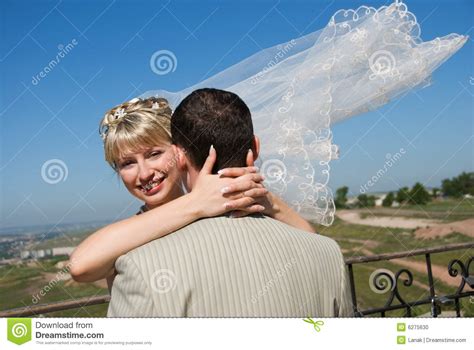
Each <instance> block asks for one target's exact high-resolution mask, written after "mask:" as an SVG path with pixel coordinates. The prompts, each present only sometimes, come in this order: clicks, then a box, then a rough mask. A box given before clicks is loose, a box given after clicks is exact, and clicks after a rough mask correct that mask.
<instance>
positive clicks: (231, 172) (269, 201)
mask: <svg viewBox="0 0 474 350" xmlns="http://www.w3.org/2000/svg"><path fill="white" fill-rule="evenodd" d="M246 162H247V165H248V166H253V165H254V157H253V152H252V150H249V153H248V154H247V160H246ZM246 171H247V169H246V168H226V169H222V170H219V172H218V174H219V175H220V176H233V177H235V176H242V175H244V174H245V173H246ZM245 185H246V184H245V183H237V184H233V185H230V186H228V188H227V191H228V192H229V193H231V192H233V191H242V190H243V191H244V192H243V194H244V196H246V197H245V198H239V199H236V200H233V201H231V202H229V203H228V205H227V206H228V208H232V209H235V210H237V209H238V208H245V207H250V206H251V205H252V204H255V203H256V204H260V205H262V206H263V207H265V210H264V211H263V214H265V215H267V216H270V217H272V218H274V219H276V220H278V221H281V222H284V223H285V224H288V225H290V226H293V227H295V228H297V229H300V230H303V231H308V232H311V233H316V230H315V229H314V227H313V226H312V225H311V224H310V223H309V222H308V221H306V220H305V219H303V218H302V217H301V216H300V215H299V214H298V213H297V212H296V211H294V210H293V209H291V208H290V207H289V206H288V205H287V204H286V203H285V202H284V201H283V200H282V199H281V198H280V197H278V196H277V195H275V194H273V193H271V192H268V193H267V194H266V195H265V196H261V197H258V198H253V197H252V194H253V193H252V191H256V189H250V190H244V186H245ZM256 186H258V188H265V187H264V186H263V184H258V185H256ZM249 196H250V197H249ZM244 215H248V212H246V211H245V210H239V211H237V212H235V214H234V217H240V216H244Z"/></svg>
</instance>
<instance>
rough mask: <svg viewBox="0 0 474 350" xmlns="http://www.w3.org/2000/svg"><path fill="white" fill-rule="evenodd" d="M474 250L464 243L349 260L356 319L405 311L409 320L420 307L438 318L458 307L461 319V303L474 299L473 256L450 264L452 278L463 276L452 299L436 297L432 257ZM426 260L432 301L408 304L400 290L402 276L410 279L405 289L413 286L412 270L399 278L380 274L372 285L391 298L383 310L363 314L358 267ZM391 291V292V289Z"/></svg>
mask: <svg viewBox="0 0 474 350" xmlns="http://www.w3.org/2000/svg"><path fill="white" fill-rule="evenodd" d="M472 248H474V242H471V243H460V244H450V245H446V246H443V247H435V248H424V249H416V250H412V251H410V252H399V253H389V254H379V255H373V256H358V257H353V258H349V259H346V265H347V267H348V269H349V278H350V285H351V297H352V307H353V311H354V315H355V316H356V317H363V316H368V315H374V314H380V316H382V317H385V316H386V312H387V311H394V310H400V309H402V310H403V309H404V310H405V317H411V316H412V309H413V308H414V307H417V306H420V305H430V306H431V316H433V317H437V316H438V315H440V314H441V307H442V306H447V305H454V308H455V311H456V316H457V317H461V306H460V303H459V300H460V299H462V298H467V297H471V296H474V275H470V273H469V269H470V266H471V263H472V262H473V260H474V257H473V256H469V257H468V258H467V260H466V263H463V262H462V261H461V260H460V259H453V260H451V261H450V262H449V264H448V266H447V271H448V274H449V276H451V277H453V278H454V277H456V276H458V275H459V274H460V275H461V279H460V282H459V285H458V286H457V289H456V291H455V292H454V293H452V294H448V295H438V294H437V293H436V288H435V283H434V280H433V271H432V265H431V254H435V253H444V252H449V251H454V250H467V249H472ZM419 255H424V256H425V262H426V273H427V275H428V283H429V294H430V295H429V297H427V298H423V299H419V300H416V301H405V299H404V298H403V297H402V296H401V294H400V290H399V286H400V282H401V278H400V277H401V276H402V275H405V276H406V278H405V280H403V285H404V286H405V287H410V286H411V285H412V284H413V274H412V272H411V271H410V270H408V269H406V268H402V269H400V270H399V271H398V272H396V273H395V274H389V273H387V272H386V271H380V272H379V273H376V274H373V275H372V276H371V279H372V280H371V281H369V283H372V285H373V286H374V287H375V288H377V289H379V290H382V289H384V290H390V294H389V296H388V298H387V301H386V302H385V304H384V305H383V306H380V307H375V308H370V309H366V310H360V309H359V308H358V305H357V296H356V286H355V280H354V271H353V265H354V264H365V263H370V262H377V261H389V260H392V259H398V258H408V257H413V256H419ZM381 278H384V281H385V283H384V284H383V285H381V284H380V279H381ZM387 287H388V288H387ZM466 287H467V288H470V289H471V290H470V291H465V289H467V288H466Z"/></svg>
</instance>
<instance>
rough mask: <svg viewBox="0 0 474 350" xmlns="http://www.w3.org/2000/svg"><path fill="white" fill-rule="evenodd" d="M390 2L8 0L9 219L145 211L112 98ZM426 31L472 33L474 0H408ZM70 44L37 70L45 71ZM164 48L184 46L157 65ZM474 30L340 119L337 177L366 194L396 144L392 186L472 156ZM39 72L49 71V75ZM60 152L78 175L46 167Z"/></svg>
mask: <svg viewBox="0 0 474 350" xmlns="http://www.w3.org/2000/svg"><path fill="white" fill-rule="evenodd" d="M384 3H387V2H383V1H367V0H366V1H337V2H336V1H280V2H278V1H248V2H245V1H239V2H237V1H200V2H199V4H196V2H192V1H182V2H173V1H171V2H163V1H153V2H152V1H133V2H132V1H112V0H111V1H34V2H33V1H29V2H28V1H23V2H18V1H2V3H1V5H0V7H1V11H0V16H1V23H2V25H1V29H0V30H1V41H0V42H1V44H0V45H1V48H0V50H1V51H0V57H1V61H0V64H1V84H2V87H1V106H0V113H1V114H0V121H1V143H0V145H1V170H0V177H1V203H0V204H1V226H2V227H6V226H20V225H31V224H46V223H64V222H82V221H92V220H113V219H116V218H118V217H125V216H128V215H131V214H133V213H134V212H135V211H136V209H137V208H138V207H139V205H140V203H138V202H137V201H136V200H134V199H133V198H131V197H130V195H129V194H128V192H127V191H126V190H125V188H124V187H123V186H122V185H121V183H120V181H119V179H118V177H117V176H116V175H115V174H114V172H113V171H112V169H111V168H109V167H108V165H107V164H106V163H105V161H104V157H103V151H102V142H101V139H100V137H99V136H98V132H97V127H98V123H99V120H100V118H101V117H102V115H103V113H104V112H105V111H106V110H107V109H109V108H110V107H111V106H113V105H116V104H117V103H120V102H122V101H124V100H127V99H130V98H132V97H135V96H137V95H140V94H141V93H143V92H145V91H147V90H154V89H158V88H164V89H167V90H180V89H182V88H184V87H187V86H189V85H193V84H195V83H197V82H199V81H200V80H202V79H203V78H206V77H209V76H211V75H213V74H215V73H217V72H219V71H221V70H222V69H224V68H227V67H229V66H230V65H232V64H234V63H237V62H239V61H240V60H242V59H243V58H246V57H248V56H249V55H251V54H253V53H255V52H257V51H258V50H260V48H262V47H263V48H265V47H269V46H273V45H275V44H278V43H281V42H285V41H288V40H290V39H292V38H295V37H298V36H301V35H303V34H307V33H310V32H312V31H315V30H317V29H320V28H322V27H324V26H325V25H326V24H327V22H328V21H329V19H330V17H331V15H332V14H333V13H334V12H335V11H337V10H338V9H340V8H356V7H358V6H360V5H362V4H366V5H370V6H374V7H379V6H381V5H383V4H384ZM407 4H408V6H409V9H410V11H412V12H414V13H415V15H416V16H417V18H418V21H419V22H421V23H422V25H421V26H422V32H421V37H422V38H423V40H430V39H433V38H434V37H436V36H444V35H446V34H449V33H453V32H454V33H459V34H468V35H469V34H470V35H472V34H473V30H472V29H473V23H474V20H473V19H474V18H473V13H474V3H473V2H472V1H469V0H464V1H458V0H456V1H439V0H433V1H414V0H412V1H407ZM68 44H71V45H72V47H73V48H72V49H71V50H70V51H69V52H68V53H67V54H66V55H64V57H62V58H60V62H59V63H58V64H57V65H56V66H55V67H54V68H53V69H52V70H51V71H50V72H48V73H47V74H45V76H44V77H43V78H41V77H40V79H39V81H36V82H33V80H34V79H33V77H34V76H39V75H40V72H41V71H42V70H43V68H44V67H45V66H47V65H48V62H50V61H51V60H52V59H55V57H56V55H58V53H59V52H61V51H62V50H64V47H65V46H66V45H68ZM158 50H170V51H172V52H173V53H174V54H175V56H176V57H177V62H178V63H177V66H176V70H175V71H174V72H172V73H169V74H166V75H157V74H155V73H154V72H153V71H152V70H151V68H150V58H151V56H152V55H153V53H154V52H156V51H158ZM472 62H473V45H472V39H470V40H469V41H468V43H467V44H466V45H465V46H464V47H463V48H462V49H461V51H460V52H458V53H457V54H456V55H455V56H453V57H452V58H451V59H450V60H449V61H447V62H446V63H445V64H444V65H443V66H442V67H440V68H439V69H438V70H437V71H436V72H435V74H434V77H433V81H434V83H433V85H432V86H430V87H428V88H426V89H423V90H418V91H416V93H410V94H408V95H406V96H405V97H403V99H401V100H400V101H395V102H391V103H390V104H389V105H387V106H385V107H383V108H381V109H380V110H379V111H376V112H370V113H367V114H364V115H362V116H358V117H356V118H353V119H350V120H348V121H346V122H343V123H341V124H338V125H336V126H335V127H334V128H333V132H334V143H336V144H338V145H339V147H340V152H341V154H340V159H339V160H337V161H334V162H332V163H331V181H330V185H331V187H332V188H333V189H334V190H335V189H336V188H338V187H340V186H342V185H348V186H349V187H350V191H351V193H353V194H358V191H359V188H360V186H361V185H363V184H365V183H366V182H367V181H368V180H369V179H370V178H371V177H372V176H373V175H374V174H376V172H377V170H378V169H380V168H381V167H383V165H384V163H385V161H386V159H387V154H395V153H396V152H397V151H399V150H400V148H403V149H404V150H405V151H406V153H405V155H404V156H403V157H402V159H400V160H399V161H398V162H397V164H396V165H395V166H393V167H392V168H391V169H390V171H389V172H387V173H386V174H385V175H384V176H383V177H382V178H380V179H379V180H378V181H377V183H376V185H375V186H373V187H372V188H371V190H372V191H383V190H393V189H397V188H398V187H400V186H411V185H413V184H414V183H415V182H416V181H420V182H422V183H424V184H425V185H427V186H439V184H440V182H441V180H442V179H444V178H447V177H452V176H455V175H457V174H459V173H460V172H461V171H473V169H474V147H473V146H474V141H473V133H474V125H473V123H474V122H473V120H474V117H473V114H474V113H473V112H474V111H473V93H474V71H473V63H472ZM37 80H38V79H37ZM51 159H59V160H61V161H62V162H64V164H66V167H67V177H65V176H64V178H65V180H64V181H60V182H59V183H57V184H50V183H47V182H45V181H44V180H43V177H42V175H41V169H42V166H43V165H44V164H45V162H47V161H49V160H51Z"/></svg>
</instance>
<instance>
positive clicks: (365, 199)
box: [357, 194, 376, 208]
mask: <svg viewBox="0 0 474 350" xmlns="http://www.w3.org/2000/svg"><path fill="white" fill-rule="evenodd" d="M375 199H376V198H375V196H367V195H366V194H360V195H359V196H358V197H357V200H358V201H359V203H358V206H359V207H360V208H370V207H375Z"/></svg>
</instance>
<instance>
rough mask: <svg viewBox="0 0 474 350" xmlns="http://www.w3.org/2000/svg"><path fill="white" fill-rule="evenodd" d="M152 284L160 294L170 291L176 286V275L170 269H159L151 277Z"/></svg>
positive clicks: (152, 287)
mask: <svg viewBox="0 0 474 350" xmlns="http://www.w3.org/2000/svg"><path fill="white" fill-rule="evenodd" d="M150 285H151V289H153V290H154V291H155V292H157V293H159V294H165V293H168V292H170V291H172V290H174V289H175V288H176V275H175V273H174V272H173V271H171V270H168V269H160V270H157V271H155V272H154V273H153V275H151V277H150Z"/></svg>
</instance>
